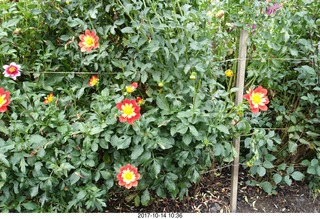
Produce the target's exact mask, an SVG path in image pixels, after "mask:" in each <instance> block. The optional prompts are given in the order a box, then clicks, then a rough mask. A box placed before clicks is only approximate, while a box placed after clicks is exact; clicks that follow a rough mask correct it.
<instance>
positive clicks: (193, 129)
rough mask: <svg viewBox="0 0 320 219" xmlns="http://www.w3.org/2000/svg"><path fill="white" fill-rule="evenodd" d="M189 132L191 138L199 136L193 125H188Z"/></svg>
mask: <svg viewBox="0 0 320 219" xmlns="http://www.w3.org/2000/svg"><path fill="white" fill-rule="evenodd" d="M189 130H190V132H191V133H192V134H193V136H196V137H197V136H199V132H198V130H197V129H196V128H195V127H194V126H193V125H189Z"/></svg>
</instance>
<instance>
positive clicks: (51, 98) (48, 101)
mask: <svg viewBox="0 0 320 219" xmlns="http://www.w3.org/2000/svg"><path fill="white" fill-rule="evenodd" d="M52 101H53V94H49V95H48V96H47V98H46V103H51V102H52Z"/></svg>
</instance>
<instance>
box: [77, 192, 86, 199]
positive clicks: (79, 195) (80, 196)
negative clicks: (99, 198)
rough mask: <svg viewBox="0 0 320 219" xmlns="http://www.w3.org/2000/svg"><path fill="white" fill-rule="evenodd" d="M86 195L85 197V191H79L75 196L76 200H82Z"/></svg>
mask: <svg viewBox="0 0 320 219" xmlns="http://www.w3.org/2000/svg"><path fill="white" fill-rule="evenodd" d="M86 195H87V193H86V192H85V191H83V190H81V191H80V192H79V193H78V195H77V199H78V200H82V199H83V198H84V197H85V196H86Z"/></svg>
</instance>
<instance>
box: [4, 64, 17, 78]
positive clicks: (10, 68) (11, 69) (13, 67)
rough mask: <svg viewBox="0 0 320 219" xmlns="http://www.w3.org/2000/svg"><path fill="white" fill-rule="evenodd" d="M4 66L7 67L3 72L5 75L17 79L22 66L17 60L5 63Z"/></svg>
mask: <svg viewBox="0 0 320 219" xmlns="http://www.w3.org/2000/svg"><path fill="white" fill-rule="evenodd" d="M3 68H4V69H5V70H4V72H3V74H4V76H5V77H10V78H12V79H13V80H16V79H17V77H18V76H20V75H21V72H20V71H21V66H20V65H17V64H16V63H15V62H11V63H10V65H4V66H3Z"/></svg>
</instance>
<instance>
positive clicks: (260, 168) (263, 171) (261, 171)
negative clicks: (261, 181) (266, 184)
mask: <svg viewBox="0 0 320 219" xmlns="http://www.w3.org/2000/svg"><path fill="white" fill-rule="evenodd" d="M266 172H267V171H266V168H264V167H262V166H259V167H258V168H257V173H258V174H259V176H260V177H262V176H264V175H266Z"/></svg>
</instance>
